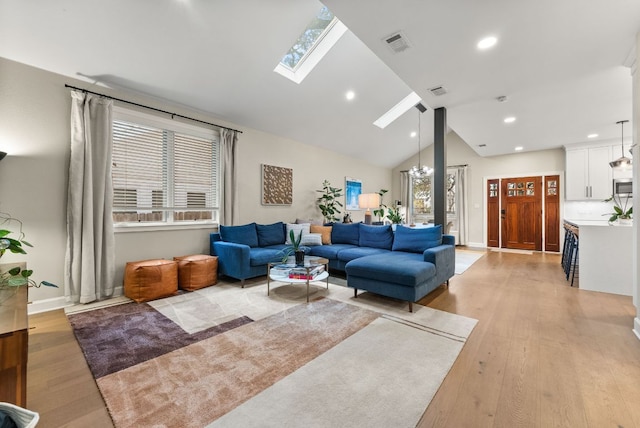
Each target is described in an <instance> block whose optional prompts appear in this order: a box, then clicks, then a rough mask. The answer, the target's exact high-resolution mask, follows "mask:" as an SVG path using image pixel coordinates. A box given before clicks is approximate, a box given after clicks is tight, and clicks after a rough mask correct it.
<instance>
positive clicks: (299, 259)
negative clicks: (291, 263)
mask: <svg viewBox="0 0 640 428" xmlns="http://www.w3.org/2000/svg"><path fill="white" fill-rule="evenodd" d="M295 255H296V266H304V251H302V250H298V251H296V252H295Z"/></svg>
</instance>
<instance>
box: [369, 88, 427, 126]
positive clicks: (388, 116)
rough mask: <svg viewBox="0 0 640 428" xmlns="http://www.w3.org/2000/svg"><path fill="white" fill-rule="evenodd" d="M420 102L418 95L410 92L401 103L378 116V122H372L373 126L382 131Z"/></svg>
mask: <svg viewBox="0 0 640 428" xmlns="http://www.w3.org/2000/svg"><path fill="white" fill-rule="evenodd" d="M420 101H422V99H421V98H420V95H418V94H416V93H415V92H411V93H410V94H409V95H407V96H406V97H404V98H403V99H402V101H400V102H399V103H398V104H396V105H395V106H393V107H391V109H389V111H388V112H386V113H385V114H383V115H382V116H380V117H379V118H378V120H376V121H375V122H373V124H374V125H375V126H377V127H378V128H380V129H384V128H386V127H387V126H388V125H389V124H390V123H391V122H393V121H394V120H396V119H397V118H399V117H400V116H402V115H403V114H405V113H406V112H407V111H409V109H410V108H411V107H413V106H415V105H416V104H418V103H419V102H420Z"/></svg>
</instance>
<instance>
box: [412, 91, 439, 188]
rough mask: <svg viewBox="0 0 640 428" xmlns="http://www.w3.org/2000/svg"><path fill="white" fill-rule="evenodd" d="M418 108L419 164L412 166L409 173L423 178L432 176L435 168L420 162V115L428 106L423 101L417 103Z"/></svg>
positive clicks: (414, 176)
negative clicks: (425, 106)
mask: <svg viewBox="0 0 640 428" xmlns="http://www.w3.org/2000/svg"><path fill="white" fill-rule="evenodd" d="M416 109H417V110H418V166H415V165H414V166H412V167H411V168H409V175H410V176H411V177H413V178H417V179H421V178H425V177H428V176H430V175H431V174H432V173H433V168H429V167H428V166H426V165H422V164H421V162H420V152H421V151H422V150H421V147H420V115H421V114H422V113H423V112H425V111H426V108H424V106H423V105H422V103H418V104H417V105H416Z"/></svg>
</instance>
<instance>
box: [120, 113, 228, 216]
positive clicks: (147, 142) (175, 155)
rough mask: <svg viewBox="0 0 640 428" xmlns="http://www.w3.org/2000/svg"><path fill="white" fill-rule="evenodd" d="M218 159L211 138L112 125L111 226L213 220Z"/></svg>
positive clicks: (127, 124)
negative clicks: (112, 197)
mask: <svg viewBox="0 0 640 428" xmlns="http://www.w3.org/2000/svg"><path fill="white" fill-rule="evenodd" d="M218 158H219V156H218V143H217V141H216V139H215V138H203V137H201V136H194V135H190V134H188V133H185V132H181V131H176V130H173V129H166V128H159V127H154V126H149V125H147V124H141V123H135V122H133V121H125V120H119V119H116V120H114V122H113V176H112V179H113V189H114V192H113V196H114V204H113V218H114V222H116V223H126V222H136V223H141V222H169V223H171V222H184V221H214V220H216V219H217V210H218V200H219V198H218V169H219V168H218V160H219V159H218Z"/></svg>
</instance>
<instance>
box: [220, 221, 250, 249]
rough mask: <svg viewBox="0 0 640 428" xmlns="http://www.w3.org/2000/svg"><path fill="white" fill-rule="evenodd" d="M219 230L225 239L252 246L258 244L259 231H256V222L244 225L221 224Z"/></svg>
mask: <svg viewBox="0 0 640 428" xmlns="http://www.w3.org/2000/svg"><path fill="white" fill-rule="evenodd" d="M219 231H220V237H221V238H222V240H223V241H226V242H233V243H235V244H244V245H248V246H250V247H257V246H258V232H257V231H256V224H255V223H249V224H245V225H242V226H220V227H219Z"/></svg>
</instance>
